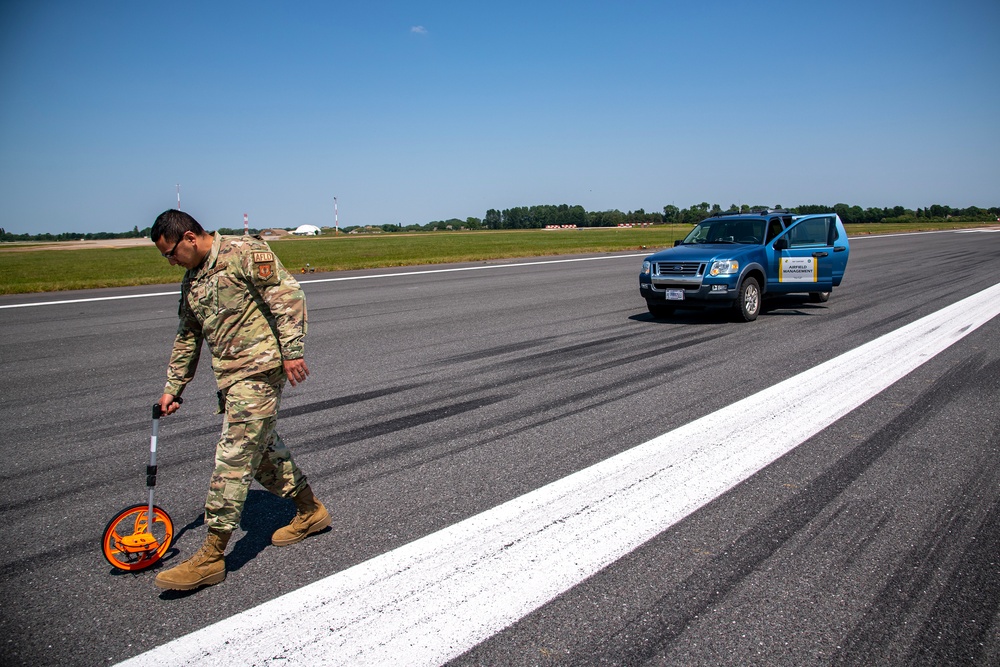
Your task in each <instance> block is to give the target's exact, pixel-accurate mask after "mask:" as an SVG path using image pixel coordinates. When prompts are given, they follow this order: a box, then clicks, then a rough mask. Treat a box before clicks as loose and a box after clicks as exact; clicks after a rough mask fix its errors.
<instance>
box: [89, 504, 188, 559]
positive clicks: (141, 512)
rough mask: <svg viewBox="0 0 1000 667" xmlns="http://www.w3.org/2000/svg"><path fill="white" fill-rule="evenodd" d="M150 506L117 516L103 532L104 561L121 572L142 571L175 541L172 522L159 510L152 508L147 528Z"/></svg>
mask: <svg viewBox="0 0 1000 667" xmlns="http://www.w3.org/2000/svg"><path fill="white" fill-rule="evenodd" d="M148 517H149V505H145V504H142V505H133V506H132V507H126V508H125V509H123V510H122V511H121V512H119V513H118V514H117V515H115V517H114V518H113V519H111V521H109V522H108V525H107V526H106V527H105V528H104V540H103V541H102V542H101V547H102V549H101V550H102V551H103V552H104V557H105V558H106V559H107V560H108V562H109V563H111V564H112V565H114V566H115V567H117V568H118V569H120V570H128V571H135V570H142V569H145V568H147V567H149V566H150V565H152V564H153V563H155V562H156V561H158V560H160V558H162V557H163V554H165V553H166V552H167V549H169V548H170V542H171V541H172V540H173V539H174V522H173V521H171V520H170V515H169V514H167V513H166V512H165V511H163V510H162V509H161V508H159V507H155V506H154V507H153V525H149V520H148Z"/></svg>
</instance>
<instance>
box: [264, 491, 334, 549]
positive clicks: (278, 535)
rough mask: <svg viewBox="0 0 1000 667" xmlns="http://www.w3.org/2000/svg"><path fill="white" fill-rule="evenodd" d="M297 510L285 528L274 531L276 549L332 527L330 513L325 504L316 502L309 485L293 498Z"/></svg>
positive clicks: (272, 537)
mask: <svg viewBox="0 0 1000 667" xmlns="http://www.w3.org/2000/svg"><path fill="white" fill-rule="evenodd" d="M292 500H293V501H294V502H295V509H296V510H297V512H296V514H295V518H294V519H292V522H291V523H290V524H288V525H287V526H285V527H284V528H279V529H278V530H276V531H274V535H272V536H271V544H273V545H274V546H276V547H286V546H288V545H289V544H295V543H296V542H301V541H302V540H304V539H306V537H307V536H309V535H312V534H313V533H318V532H319V531H321V530H323V529H324V528H326V527H327V526H329V525H330V523H331V521H330V513H329V512H327V511H326V508H325V507H323V503H321V502H320V501H318V500H316V498H315V496H313V492H312V489H311V488H309V485H308V484H307V485H306V486H305V487H303V489H302V490H301V491H299V492H298V493H297V494H295V495H294V496H293V497H292Z"/></svg>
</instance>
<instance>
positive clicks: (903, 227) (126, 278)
mask: <svg viewBox="0 0 1000 667" xmlns="http://www.w3.org/2000/svg"><path fill="white" fill-rule="evenodd" d="M985 224H986V223H980V224H973V223H965V224H961V223H956V224H951V225H949V224H938V225H933V226H928V225H917V224H913V225H909V224H898V225H897V224H894V225H884V224H883V225H877V224H873V225H853V226H850V227H849V229H848V233H849V234H850V235H851V236H855V235H859V234H881V233H889V232H908V231H926V230H929V229H953V228H959V227H976V226H984V225H985ZM690 228H691V227H690V225H658V226H656V227H645V228H610V229H608V228H593V229H577V230H558V231H556V230H539V229H532V230H523V231H479V232H422V233H414V234H379V235H371V236H347V235H341V236H338V237H332V236H324V237H317V238H301V239H300V238H296V239H282V240H280V241H275V242H273V243H272V244H271V247H272V249H273V250H274V252H275V253H276V254H277V255H278V257H279V258H280V259H281V262H282V263H283V264H284V265H285V266H286V267H287V268H288V269H289V270H290V271H292V272H293V273H296V274H297V273H299V272H300V271H301V269H302V268H303V267H304V266H305V265H306V264H307V263H308V264H309V265H310V266H311V267H314V268H315V269H316V271H317V272H323V271H339V270H345V269H366V268H379V267H388V266H413V265H419V264H443V263H449V262H473V261H485V260H490V259H504V258H511V257H541V256H548V255H566V254H585V253H595V252H620V251H628V250H634V251H636V252H642V251H646V250H648V251H650V252H653V251H654V250H658V249H661V248H666V247H668V246H671V245H673V243H674V240H675V239H678V238H681V237H682V236H683V235H684V234H685V233H687V231H688V230H690ZM55 247H58V245H48V246H45V245H39V244H33V245H32V246H31V247H27V246H23V245H15V244H10V245H7V244H0V294H23V293H28V292H51V291H59V290H74V289H88V288H95V287H122V286H126V285H159V284H166V283H177V282H180V280H181V277H182V276H183V275H184V270H183V269H182V268H180V267H175V266H170V264H169V263H168V262H167V261H166V260H164V259H163V258H162V257H160V254H159V252H158V251H157V250H156V247H155V246H153V244H152V243H149V244H148V245H146V244H143V245H139V246H134V247H122V248H107V247H98V248H75V249H71V250H63V249H58V250H56V249H53V248H55Z"/></svg>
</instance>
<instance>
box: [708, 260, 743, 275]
mask: <svg viewBox="0 0 1000 667" xmlns="http://www.w3.org/2000/svg"><path fill="white" fill-rule="evenodd" d="M739 270H740V263H739V262H737V261H736V260H735V259H721V260H718V261H716V262H712V268H711V269H709V270H708V275H710V276H729V275H732V274H734V273H737V272H738V271H739Z"/></svg>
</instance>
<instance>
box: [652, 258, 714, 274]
mask: <svg viewBox="0 0 1000 667" xmlns="http://www.w3.org/2000/svg"><path fill="white" fill-rule="evenodd" d="M704 273H705V264H704V262H655V263H654V264H653V275H654V276H666V277H670V276H700V275H702V274H704Z"/></svg>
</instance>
